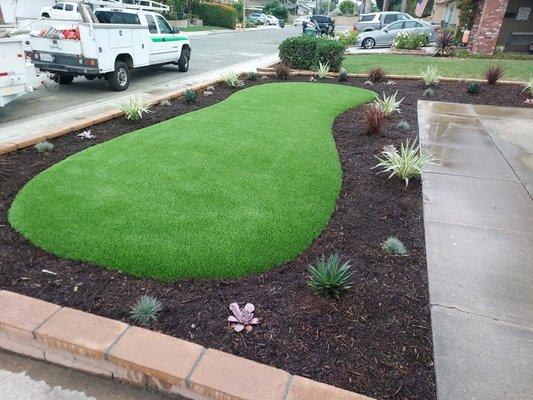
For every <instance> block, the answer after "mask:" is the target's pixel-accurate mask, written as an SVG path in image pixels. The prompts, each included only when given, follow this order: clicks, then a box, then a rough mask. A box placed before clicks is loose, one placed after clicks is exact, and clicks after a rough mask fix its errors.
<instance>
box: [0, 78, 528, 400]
mask: <svg viewBox="0 0 533 400" xmlns="http://www.w3.org/2000/svg"><path fill="white" fill-rule="evenodd" d="M298 80H306V79H304V78H298ZM271 81H272V80H269V82H271ZM363 81H364V80H362V79H357V80H356V79H351V80H350V81H349V82H348V83H347V84H350V85H355V86H363ZM331 82H334V81H331ZM261 83H262V82H261V81H258V82H257V84H261ZM250 84H252V82H247V86H249V85H250ZM466 85H467V84H464V83H442V84H440V85H439V87H438V88H437V89H436V91H435V97H434V98H433V100H439V101H454V102H470V103H483V104H495V105H508V106H525V104H524V103H523V101H524V99H525V96H524V95H521V94H519V92H520V89H519V87H518V86H508V85H506V86H504V85H499V86H496V87H493V88H490V87H484V88H483V89H484V90H483V91H482V92H481V94H480V95H479V96H476V97H474V96H471V95H469V94H467V93H466ZM370 88H373V89H374V90H376V91H377V92H378V93H380V94H381V92H383V91H385V92H386V93H392V92H394V91H396V90H398V91H399V96H400V97H404V96H405V100H404V101H403V103H402V115H401V116H394V117H392V118H391V119H390V120H389V121H387V123H386V125H385V128H384V130H383V132H382V133H381V134H380V135H379V136H369V135H366V134H364V133H363V128H362V123H361V120H360V119H361V110H360V109H351V110H349V111H347V112H345V113H344V114H342V115H340V116H339V117H338V118H337V119H336V121H335V123H334V127H333V134H334V137H335V140H336V143H337V147H338V150H339V154H340V158H341V163H342V167H343V171H344V176H343V187H342V193H341V195H340V198H339V201H338V204H337V208H336V211H335V213H334V215H333V217H332V219H331V221H330V223H329V225H328V226H327V227H326V229H325V230H324V232H323V233H322V234H321V235H320V236H319V237H318V238H317V239H316V240H315V242H314V243H313V245H312V246H311V247H310V248H309V249H308V250H307V251H305V252H304V253H303V254H301V255H300V257H298V259H296V260H294V261H292V262H290V263H288V264H286V265H282V266H279V267H277V268H274V269H273V270H271V271H270V272H267V273H264V274H262V275H258V276H251V277H247V278H243V279H236V280H231V281H214V280H204V281H191V280H186V281H180V282H175V283H171V284H164V283H160V282H157V281H154V280H150V279H135V278H132V277H129V276H126V275H123V274H121V273H119V272H114V271H107V270H105V269H102V268H99V267H97V266H94V265H90V264H87V263H83V262H79V261H71V260H65V259H61V258H58V257H56V256H54V255H52V254H49V253H46V252H44V251H41V250H39V249H38V248H36V247H35V246H33V245H31V244H30V243H29V242H28V241H27V240H25V239H24V238H23V237H21V236H20V235H19V234H18V233H16V232H15V231H14V230H13V229H11V227H10V226H9V223H8V221H7V211H8V209H9V206H10V204H11V202H12V201H13V198H14V196H15V195H16V193H17V192H18V191H19V190H20V189H21V188H22V186H23V185H24V184H25V183H26V182H27V181H28V180H29V179H31V178H32V177H33V176H34V175H36V174H37V173H39V172H40V171H42V170H44V169H45V168H47V167H49V166H50V165H52V164H55V163H57V162H58V161H60V160H62V159H64V158H65V157H67V156H69V155H70V154H73V153H75V152H78V151H80V150H82V149H84V148H86V147H89V146H92V145H94V144H96V143H100V142H104V141H106V140H109V139H111V138H113V137H116V136H119V135H121V134H123V133H126V132H129V131H131V130H134V129H138V128H139V127H140V126H146V125H149V124H152V123H154V122H158V121H161V120H164V119H166V118H170V117H172V116H175V115H179V114H183V113H185V112H188V111H190V110H194V109H198V108H201V107H205V106H208V105H211V104H214V103H216V102H218V101H220V100H222V99H224V98H226V97H228V96H229V95H230V94H231V93H232V90H230V89H228V88H226V87H224V86H223V85H218V86H217V88H216V91H215V94H214V95H212V96H209V97H205V96H203V95H200V96H199V100H198V102H197V103H196V104H194V105H185V104H184V103H183V101H181V100H179V101H174V102H172V103H171V105H170V106H159V107H156V108H155V109H154V111H155V113H153V114H148V115H146V116H145V118H143V120H142V121H140V122H129V121H127V120H125V119H118V120H115V121H110V122H106V123H103V124H100V125H98V126H94V127H92V128H91V131H92V132H93V133H94V134H95V135H96V136H97V138H96V139H94V140H91V141H87V140H82V139H80V138H78V137H76V135H69V136H65V137H62V138H58V139H56V140H54V144H55V150H54V151H53V152H52V153H51V154H49V155H46V156H40V155H38V154H37V153H36V152H35V150H34V149H32V148H29V149H27V150H24V151H19V152H17V153H13V154H10V155H8V156H7V157H4V158H5V159H7V160H8V162H9V167H10V169H11V172H10V173H9V177H8V178H7V180H6V181H4V182H2V183H1V185H2V186H1V188H2V190H1V194H0V246H1V252H0V272H1V274H0V287H2V288H3V289H8V290H12V291H15V292H19V293H23V294H27V295H30V296H33V297H37V298H41V299H44V300H47V301H52V302H55V303H58V304H61V305H64V306H69V307H74V308H77V309H81V310H85V311H88V312H92V313H95V314H99V315H102V316H106V317H110V318H115V319H121V320H124V321H127V322H129V323H131V321H130V320H129V318H128V311H129V307H130V306H131V304H132V303H134V302H135V300H136V299H137V298H138V297H139V296H140V295H142V294H151V295H155V296H157V297H158V298H159V299H161V300H162V301H163V303H164V307H165V308H164V312H163V314H162V316H161V318H160V319H159V321H158V322H157V323H156V324H155V325H154V326H152V327H151V328H152V329H154V330H158V331H161V332H164V333H167V334H169V335H173V336H176V337H180V338H183V339H187V340H192V341H194V342H197V343H200V344H202V345H204V346H208V347H213V348H216V349H220V350H223V351H227V352H230V353H233V354H236V355H239V356H243V357H246V358H249V359H253V360H256V361H259V362H262V363H265V364H268V365H272V366H276V367H278V368H282V369H285V370H287V371H289V372H291V373H293V374H298V375H302V376H306V377H310V378H312V379H316V380H319V381H322V382H326V383H329V384H332V385H336V386H339V387H342V388H345V389H349V390H352V391H356V392H359V393H363V394H366V395H368V396H372V397H376V398H380V399H390V398H395V399H424V400H427V399H434V398H435V379H434V371H433V361H432V344H431V326H430V314H429V307H428V301H429V299H428V290H427V276H426V264H425V252H424V230H423V221H422V210H421V206H422V196H421V185H420V182H419V181H418V180H414V181H412V183H411V184H410V185H409V187H408V188H405V186H404V185H403V183H402V182H400V181H399V180H387V179H386V177H385V176H383V175H376V171H375V170H371V169H370V168H371V167H372V166H374V165H375V163H376V160H375V158H374V155H375V154H377V153H379V152H380V151H381V149H382V148H383V146H384V145H387V144H391V143H394V144H396V145H397V144H399V143H400V142H401V141H402V140H403V139H405V138H407V137H411V138H414V137H416V132H417V114H416V107H417V100H418V99H419V98H420V97H421V95H422V91H423V88H422V85H421V83H420V82H416V81H407V80H406V81H399V80H398V81H396V84H395V85H387V84H385V83H383V84H376V85H374V86H372V87H370ZM401 119H405V120H407V121H408V122H409V123H410V124H411V129H410V130H409V132H407V133H401V132H399V131H398V130H397V129H396V128H395V126H396V124H397V122H398V121H400V120H401ZM389 235H396V236H398V237H399V238H400V239H401V240H402V241H403V242H404V243H405V244H406V246H407V248H408V250H409V254H408V256H405V257H390V256H386V255H384V254H383V253H382V252H381V251H380V248H379V246H380V243H381V242H382V241H383V240H384V239H385V238H386V237H388V236H389ZM333 252H338V253H340V254H341V255H342V256H343V257H345V258H349V259H350V260H351V265H352V268H353V270H354V272H355V275H354V284H353V286H352V288H351V290H349V291H348V292H347V293H346V295H345V296H344V297H343V298H342V299H341V300H338V301H333V300H327V299H323V298H320V297H318V296H316V295H314V294H313V293H311V292H310V291H309V290H308V288H307V286H306V283H305V282H306V278H307V275H308V273H307V266H308V264H309V263H311V262H312V261H313V260H315V259H316V258H318V257H320V256H321V255H322V254H330V253H333ZM43 269H45V270H49V271H53V272H56V273H57V275H50V274H47V273H43V272H42V270H43ZM233 301H238V302H253V303H254V304H255V306H256V309H257V313H256V314H257V316H258V317H261V318H262V320H263V321H262V323H261V324H260V325H259V326H258V327H257V328H255V329H254V330H253V331H252V332H251V333H247V334H236V333H234V332H232V331H231V330H230V329H229V328H228V326H227V323H226V318H227V316H228V315H229V310H228V305H229V304H230V303H231V302H233ZM243 373H245V372H243Z"/></svg>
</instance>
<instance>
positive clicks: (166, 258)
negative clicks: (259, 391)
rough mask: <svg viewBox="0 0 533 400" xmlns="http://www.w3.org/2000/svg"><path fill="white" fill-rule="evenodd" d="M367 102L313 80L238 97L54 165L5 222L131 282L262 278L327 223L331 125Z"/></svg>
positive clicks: (336, 184) (335, 161)
mask: <svg viewBox="0 0 533 400" xmlns="http://www.w3.org/2000/svg"><path fill="white" fill-rule="evenodd" d="M372 98H374V93H373V92H370V91H367V90H363V89H358V88H353V87H348V86H341V85H332V84H320V83H276V84H268V85H259V86H254V87H251V88H249V89H245V90H242V91H239V92H238V93H236V94H234V95H232V96H230V97H229V98H228V99H227V100H225V101H223V102H221V103H218V104H216V105H214V106H212V107H209V108H204V109H202V110H199V111H196V112H192V113H189V114H185V115H182V116H179V117H176V118H173V119H171V120H168V121H165V122H162V123H160V124H157V125H153V126H150V127H148V128H145V129H141V130H138V131H135V132H132V133H129V134H126V135H124V136H121V137H118V138H116V139H114V140H110V141H108V142H105V143H102V144H99V145H97V146H94V147H91V148H89V149H87V150H84V151H82V152H80V153H77V154H75V155H73V156H71V157H69V158H67V159H66V160H64V161H62V162H60V163H58V164H56V165H54V166H52V167H51V168H49V169H48V170H46V171H44V172H42V173H41V174H39V175H38V176H36V177H35V178H33V179H32V180H31V181H30V182H29V183H28V184H27V185H26V186H25V187H24V188H23V189H22V190H21V191H20V193H19V194H18V195H17V197H16V199H15V201H14V203H13V205H12V207H11V209H10V212H9V220H10V222H11V224H12V225H13V226H14V227H15V229H17V230H18V231H20V232H21V233H22V234H23V235H24V236H26V237H27V238H28V239H29V240H30V241H32V242H33V243H34V244H36V245H37V246H39V247H41V248H43V249H46V250H48V251H50V252H52V253H55V254H57V255H60V256H63V257H68V258H73V259H79V260H86V261H91V262H93V263H96V264H98V265H102V266H106V267H108V268H112V269H119V270H122V271H125V272H128V273H131V274H133V275H136V276H149V277H155V278H159V279H164V280H172V279H177V278H184V277H193V278H201V277H216V278H228V277H237V276H242V275H246V274H250V273H256V272H261V271H265V270H267V269H269V268H272V267H273V266H276V265H279V264H281V263H283V262H285V261H288V260H290V259H292V258H294V257H295V256H297V255H298V254H299V253H300V252H302V251H303V250H304V249H306V248H307V247H308V246H309V245H310V243H311V242H312V240H313V239H314V238H315V237H316V236H317V235H318V234H319V233H320V232H321V231H322V229H323V228H324V226H325V225H326V224H327V222H328V220H329V218H330V216H331V214H332V212H333V210H334V207H335V201H336V199H337V197H338V194H339V191H340V186H341V168H340V163H339V158H338V154H337V151H336V147H335V143H334V140H333V137H332V134H331V128H332V123H333V120H334V118H335V116H336V115H338V114H340V113H342V112H343V111H344V110H346V109H348V108H350V107H353V106H356V105H359V104H362V103H364V102H367V101H369V100H371V99H372ZM354 134H357V132H354ZM56 272H59V271H56Z"/></svg>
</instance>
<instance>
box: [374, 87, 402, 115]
mask: <svg viewBox="0 0 533 400" xmlns="http://www.w3.org/2000/svg"><path fill="white" fill-rule="evenodd" d="M397 95H398V91H396V93H394V94H391V95H390V96H385V93H383V99H380V98H379V97H378V98H377V99H376V100H374V104H375V105H376V106H377V107H379V108H380V109H381V111H383V114H384V115H385V117H388V116H389V115H392V113H394V112H397V113H398V114H401V113H402V112H401V111H400V104H402V101H403V99H404V98H405V97H402V98H401V99H400V100H396V96H397Z"/></svg>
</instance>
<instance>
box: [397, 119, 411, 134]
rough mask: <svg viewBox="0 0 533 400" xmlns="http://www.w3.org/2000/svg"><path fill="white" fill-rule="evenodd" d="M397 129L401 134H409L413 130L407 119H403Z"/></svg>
mask: <svg viewBox="0 0 533 400" xmlns="http://www.w3.org/2000/svg"><path fill="white" fill-rule="evenodd" d="M396 128H398V129H399V130H400V131H401V132H407V131H408V130H409V129H411V125H410V124H409V122H407V121H406V120H405V119H402V120H401V121H400V122H398V125H396Z"/></svg>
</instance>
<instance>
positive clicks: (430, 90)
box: [422, 87, 435, 99]
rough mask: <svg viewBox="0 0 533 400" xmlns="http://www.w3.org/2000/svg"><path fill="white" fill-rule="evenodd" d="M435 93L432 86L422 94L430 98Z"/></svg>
mask: <svg viewBox="0 0 533 400" xmlns="http://www.w3.org/2000/svg"><path fill="white" fill-rule="evenodd" d="M434 95H435V91H434V90H433V89H431V88H429V87H428V88H426V89H425V90H424V93H422V96H424V97H425V98H426V99H429V98H431V97H433V96H434Z"/></svg>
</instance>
